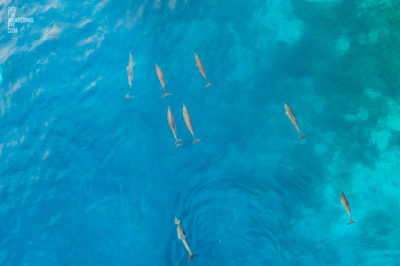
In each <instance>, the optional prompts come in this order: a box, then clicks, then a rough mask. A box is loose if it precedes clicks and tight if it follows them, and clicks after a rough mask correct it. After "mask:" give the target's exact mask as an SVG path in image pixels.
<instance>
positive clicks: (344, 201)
mask: <svg viewBox="0 0 400 266" xmlns="http://www.w3.org/2000/svg"><path fill="white" fill-rule="evenodd" d="M340 201H341V202H342V204H343V206H344V208H345V209H346V211H347V213H348V214H349V216H350V222H348V223H347V224H353V223H355V222H354V221H353V220H352V218H351V211H350V207H349V203H348V202H347V199H346V196H345V195H344V193H343V192H342V196H341V198H340Z"/></svg>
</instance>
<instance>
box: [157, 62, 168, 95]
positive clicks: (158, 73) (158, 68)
mask: <svg viewBox="0 0 400 266" xmlns="http://www.w3.org/2000/svg"><path fill="white" fill-rule="evenodd" d="M155 65H156V72H157V77H158V79H159V80H160V83H161V86H162V87H163V89H164V91H165V93H164V95H163V96H162V97H163V98H165V97H167V96H169V95H171V93H168V92H167V89H166V88H165V80H164V74H163V72H162V71H161V68H160V67H159V66H158V65H157V64H155Z"/></svg>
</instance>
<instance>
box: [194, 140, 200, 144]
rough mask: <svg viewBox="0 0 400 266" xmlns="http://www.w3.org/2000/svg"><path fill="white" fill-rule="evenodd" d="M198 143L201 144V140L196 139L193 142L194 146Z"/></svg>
mask: <svg viewBox="0 0 400 266" xmlns="http://www.w3.org/2000/svg"><path fill="white" fill-rule="evenodd" d="M197 142H201V139H195V140H194V141H193V144H195V143H197Z"/></svg>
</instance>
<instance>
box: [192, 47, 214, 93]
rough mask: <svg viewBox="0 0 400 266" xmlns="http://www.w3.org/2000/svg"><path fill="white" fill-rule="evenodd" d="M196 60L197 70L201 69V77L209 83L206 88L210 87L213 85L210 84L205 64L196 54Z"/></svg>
mask: <svg viewBox="0 0 400 266" xmlns="http://www.w3.org/2000/svg"><path fill="white" fill-rule="evenodd" d="M194 58H195V59H196V66H197V68H198V69H199V71H200V73H201V75H202V76H203V78H204V79H205V80H206V81H207V84H206V88H207V87H210V86H211V85H212V84H211V83H210V82H208V79H207V76H206V72H205V71H204V67H203V64H202V63H201V61H200V58H199V56H198V55H197V54H196V53H194Z"/></svg>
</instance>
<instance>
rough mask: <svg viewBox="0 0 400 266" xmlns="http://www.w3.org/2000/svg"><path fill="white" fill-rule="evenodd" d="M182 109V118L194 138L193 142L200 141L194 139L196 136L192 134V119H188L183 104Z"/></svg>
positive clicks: (188, 116)
mask: <svg viewBox="0 0 400 266" xmlns="http://www.w3.org/2000/svg"><path fill="white" fill-rule="evenodd" d="M182 111H183V118H184V119H185V124H186V126H187V128H188V129H189V131H190V133H191V134H192V136H193V138H194V141H193V144H195V143H197V142H200V141H201V140H199V139H196V137H195V136H194V132H193V127H192V121H191V120H190V115H189V112H188V110H187V108H186V106H185V105H183V110H182Z"/></svg>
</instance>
